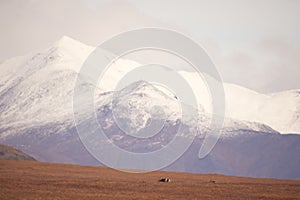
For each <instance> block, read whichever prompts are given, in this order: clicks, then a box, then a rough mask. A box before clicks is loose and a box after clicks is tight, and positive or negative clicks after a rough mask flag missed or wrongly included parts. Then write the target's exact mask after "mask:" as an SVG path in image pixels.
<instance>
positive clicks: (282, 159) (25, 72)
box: [0, 37, 300, 179]
mask: <svg viewBox="0 0 300 200" xmlns="http://www.w3.org/2000/svg"><path fill="white" fill-rule="evenodd" d="M93 49H94V48H93V47H90V46H87V45H84V44H82V43H80V42H78V41H75V40H73V39H71V38H68V37H63V38H62V39H61V40H59V41H57V42H56V43H55V44H54V45H53V46H51V47H50V48H48V49H46V50H45V51H43V52H39V53H35V54H32V55H28V56H22V57H16V58H12V59H10V60H7V61H6V62H4V63H2V64H1V65H0V68H1V72H0V81H1V82H0V117H1V124H0V143H3V144H8V145H12V146H14V147H17V148H19V149H21V150H23V151H24V152H26V153H28V154H30V155H32V156H34V157H35V158H36V159H37V160H40V161H51V162H61V163H76V164H82V165H98V164H99V162H98V161H97V160H96V159H95V158H93V157H92V156H91V155H90V154H89V153H88V151H87V150H86V149H85V148H84V146H83V144H82V143H81V141H80V139H79V137H78V134H77V131H76V126H75V124H74V119H73V107H72V106H73V105H72V103H73V93H74V91H73V90H74V83H75V80H76V78H77V76H78V72H79V70H80V66H81V65H82V63H83V62H84V60H85V59H86V58H87V56H88V55H89V54H90V53H91V52H92V51H93ZM136 66H138V63H136V62H134V61H130V60H122V59H121V60H119V61H117V62H116V63H115V64H114V66H113V67H112V71H111V73H110V74H111V75H110V76H109V77H106V80H105V84H104V85H101V86H99V87H97V88H96V90H95V91H96V93H95V110H96V114H97V119H98V122H99V124H100V125H101V126H102V127H104V130H105V133H106V135H107V137H108V140H109V142H114V143H115V144H116V145H118V146H120V147H121V148H123V149H125V150H127V151H132V152H137V153H142V152H148V151H155V150H157V149H160V148H162V147H163V146H165V145H167V144H168V142H170V140H171V139H172V138H173V137H174V134H176V130H177V126H178V124H179V123H182V124H183V126H184V132H183V133H182V135H180V137H183V138H184V137H189V135H190V134H191V133H195V131H196V134H197V136H196V139H195V140H194V142H193V144H192V146H191V147H190V148H189V149H188V151H187V152H186V153H185V154H184V155H183V156H182V157H181V158H180V159H179V160H177V161H176V162H175V163H174V164H172V165H171V166H169V167H167V168H166V170H174V171H185V172H195V173H222V174H229V175H238V176H251V177H274V178H293V179H300V159H299V158H300V148H299V144H300V135H299V133H300V90H291V91H285V92H280V93H276V94H259V93H257V92H254V91H252V90H249V89H246V88H243V87H241V86H237V85H233V84H228V83H225V84H224V89H225V95H226V119H225V123H224V126H223V128H222V130H221V138H220V139H219V141H218V143H217V145H216V146H215V148H214V149H213V151H212V152H211V153H210V154H209V155H208V156H207V157H206V158H204V159H201V160H199V159H198V152H199V148H200V147H201V144H202V142H203V139H204V138H205V135H206V134H210V132H211V131H212V130H211V128H210V126H209V123H210V115H209V114H208V113H209V110H210V101H209V97H207V89H206V87H205V84H203V83H202V82H199V80H197V79H196V78H195V77H194V74H193V73H191V72H184V71H180V72H178V73H179V74H181V75H182V76H183V77H185V78H187V79H188V80H189V83H190V84H191V85H192V86H194V87H193V89H194V91H195V92H196V94H198V95H199V99H202V101H201V106H202V108H201V109H199V110H197V112H198V113H199V116H200V118H199V119H193V118H191V119H189V120H186V121H181V119H180V108H179V107H178V102H179V99H177V97H176V96H174V95H172V94H170V93H167V92H166V91H165V90H163V89H162V88H159V87H157V86H155V85H153V84H151V83H149V82H146V81H143V80H137V81H136V82H134V83H132V84H130V85H128V86H126V87H125V88H123V89H121V90H120V91H118V94H119V95H117V96H115V95H113V94H114V91H110V89H111V88H113V85H114V84H115V83H114V82H115V81H116V80H117V79H118V77H121V76H122V75H123V74H125V73H126V72H127V71H130V70H131V69H133V68H135V67H136ZM89 88H95V86H94V85H91V84H90V83H89V82H86V83H85V84H84V85H82V89H83V90H85V89H89ZM202 97H203V98H202ZM155 105H159V106H160V107H161V108H162V109H163V111H164V114H159V112H156V115H155V112H154V113H153V110H151V109H152V108H153V107H154V106H155ZM113 109H118V110H119V111H120V112H118V114H120V115H119V116H118V117H119V120H121V121H122V123H123V124H124V127H125V129H128V130H131V131H132V134H141V133H142V132H143V130H144V129H146V128H147V125H148V123H149V122H153V123H155V122H157V123H160V122H161V121H162V120H164V119H162V118H163V117H166V118H167V120H166V123H165V126H164V128H163V129H162V130H161V132H160V133H159V134H158V135H157V136H154V137H152V138H151V140H147V139H143V138H135V137H133V136H134V135H126V134H124V132H123V130H121V129H120V127H119V126H118V124H116V122H115V121H114V120H115V119H114V117H113ZM157 113H158V114H157ZM82 123H84V125H86V127H89V119H88V118H86V117H85V116H82ZM291 133H297V134H291ZM100 144H101V143H100Z"/></svg>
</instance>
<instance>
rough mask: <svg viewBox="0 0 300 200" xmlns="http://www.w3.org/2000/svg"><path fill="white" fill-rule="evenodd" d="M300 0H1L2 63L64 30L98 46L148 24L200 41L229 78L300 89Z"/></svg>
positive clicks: (268, 88) (259, 86) (269, 88)
mask: <svg viewBox="0 0 300 200" xmlns="http://www.w3.org/2000/svg"><path fill="white" fill-rule="evenodd" d="M299 19H300V1H298V0H281V1H279V0H257V1H256V0H249V1H242V0H237V1H233V0H232V1H230V0H229V1H228V0H227V1H222V0H219V1H213V0H210V1H199V0H195V1H187V0H185V1H174V0H173V1H171V0H165V1H163V0H160V1H158V0H156V1H155V0H151V1H143V0H128V1H120V0H116V1H108V0H105V1H100V0H78V1H76V0H0V27H1V32H0V34H1V37H0V61H3V60H5V59H7V58H9V57H13V56H17V55H24V54H26V53H29V52H32V51H36V50H38V49H42V48H45V47H47V46H49V45H51V44H52V43H53V42H54V41H56V40H58V39H59V38H60V37H62V36H63V35H67V36H70V37H73V38H75V39H77V40H79V41H81V42H83V43H86V44H89V45H98V44H100V43H101V42H102V41H104V40H105V39H107V38H109V37H111V36H113V35H115V34H117V33H119V32H123V31H127V30H131V29H135V28H141V27H149V26H152V27H162V28H171V29H174V30H177V31H179V32H181V33H183V34H186V35H187V36H189V37H191V38H193V39H194V40H196V41H197V42H198V43H199V44H201V45H202V46H203V47H204V48H205V49H206V50H207V52H208V54H209V55H210V56H211V58H212V59H213V61H214V63H215V64H216V65H217V68H218V70H219V72H220V74H221V76H222V78H223V80H224V81H226V82H233V83H238V84H240V85H243V86H246V87H248V88H251V89H254V90H257V91H261V92H275V91H281V90H286V89H293V88H300V21H299Z"/></svg>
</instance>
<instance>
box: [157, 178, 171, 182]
mask: <svg viewBox="0 0 300 200" xmlns="http://www.w3.org/2000/svg"><path fill="white" fill-rule="evenodd" d="M159 182H171V179H169V178H162V179H160V180H159Z"/></svg>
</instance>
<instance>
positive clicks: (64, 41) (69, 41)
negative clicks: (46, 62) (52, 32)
mask: <svg viewBox="0 0 300 200" xmlns="http://www.w3.org/2000/svg"><path fill="white" fill-rule="evenodd" d="M54 46H56V47H68V46H86V45H85V44H83V43H82V42H80V41H78V40H76V39H73V38H71V37H69V36H65V35H64V36H62V37H61V38H60V39H59V40H57V41H56V42H55V43H54Z"/></svg>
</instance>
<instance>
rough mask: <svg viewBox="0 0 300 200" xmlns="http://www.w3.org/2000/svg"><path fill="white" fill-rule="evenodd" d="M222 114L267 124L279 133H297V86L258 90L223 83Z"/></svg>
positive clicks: (299, 101)
mask: <svg viewBox="0 0 300 200" xmlns="http://www.w3.org/2000/svg"><path fill="white" fill-rule="evenodd" d="M224 87H225V94H226V106H227V107H226V116H228V117H231V118H235V119H240V120H246V121H252V122H260V123H264V124H267V125H269V126H271V127H272V128H274V129H275V130H277V131H279V132H281V133H300V114H299V113H300V94H299V93H300V90H290V91H284V92H279V93H274V94H259V93H257V92H254V91H252V90H249V89H246V88H242V87H240V86H236V85H233V84H224Z"/></svg>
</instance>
